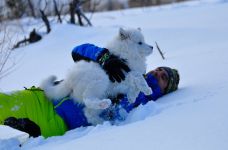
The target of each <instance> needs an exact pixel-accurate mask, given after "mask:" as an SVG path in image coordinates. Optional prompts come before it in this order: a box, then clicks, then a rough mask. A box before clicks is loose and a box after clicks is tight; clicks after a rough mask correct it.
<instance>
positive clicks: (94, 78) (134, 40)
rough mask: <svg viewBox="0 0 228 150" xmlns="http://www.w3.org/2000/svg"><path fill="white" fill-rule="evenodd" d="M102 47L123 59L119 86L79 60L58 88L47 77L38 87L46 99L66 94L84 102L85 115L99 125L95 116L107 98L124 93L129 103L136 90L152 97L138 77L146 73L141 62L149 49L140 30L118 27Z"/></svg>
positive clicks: (97, 66)
mask: <svg viewBox="0 0 228 150" xmlns="http://www.w3.org/2000/svg"><path fill="white" fill-rule="evenodd" d="M106 48H107V49H108V50H109V51H110V52H111V53H112V54H114V55H117V56H119V57H120V58H123V59H125V60H127V65H128V66H129V68H130V69H131V71H130V72H129V73H127V74H126V79H125V80H124V81H122V82H121V83H117V82H115V83H112V82H111V81H110V80H109V78H108V75H107V74H106V73H105V71H104V70H103V69H102V68H101V67H100V66H99V64H97V63H95V62H86V61H79V62H77V63H75V65H74V67H73V68H72V70H71V71H70V72H69V73H68V75H67V76H66V78H65V79H64V81H62V82H60V83H59V84H58V85H55V86H54V84H53V83H54V81H55V80H56V77H55V76H50V77H49V78H47V79H46V80H44V81H43V82H42V83H41V86H40V87H41V88H42V89H43V90H44V91H45V93H46V95H47V97H48V98H49V99H53V100H58V99H61V98H63V97H66V96H69V95H70V96H71V97H72V98H73V99H74V100H75V101H76V102H80V103H84V104H85V106H86V107H85V109H84V112H85V115H86V117H87V119H88V122H89V123H92V124H98V123H101V122H102V119H101V118H99V113H100V112H101V111H102V109H106V108H108V107H109V106H110V104H111V100H110V99H108V98H107V97H108V96H116V95H117V94H119V93H124V94H127V96H128V98H129V101H130V102H132V103H133V102H134V101H135V99H136V98H137V96H138V94H139V92H140V91H142V92H143V93H145V94H147V95H149V94H152V91H151V88H150V87H148V85H147V83H146V81H145V79H144V77H143V75H142V74H144V73H145V72H146V63H145V59H146V56H148V55H149V54H151V53H152V47H150V46H149V45H147V44H146V43H145V42H144V37H143V35H142V34H141V31H140V30H139V29H128V30H124V29H122V28H120V30H119V34H118V36H117V37H116V38H114V40H112V41H111V42H110V43H109V44H108V45H107V46H106Z"/></svg>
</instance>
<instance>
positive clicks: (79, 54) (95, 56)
mask: <svg viewBox="0 0 228 150" xmlns="http://www.w3.org/2000/svg"><path fill="white" fill-rule="evenodd" d="M107 51H108V50H107V49H105V48H101V47H98V46H95V45H93V44H88V43H87V44H82V45H79V46H76V47H75V48H74V49H73V50H72V58H73V60H74V61H75V62H77V61H80V60H87V61H91V60H92V61H95V62H98V60H99V57H101V56H102V55H103V54H105V53H106V52H107Z"/></svg>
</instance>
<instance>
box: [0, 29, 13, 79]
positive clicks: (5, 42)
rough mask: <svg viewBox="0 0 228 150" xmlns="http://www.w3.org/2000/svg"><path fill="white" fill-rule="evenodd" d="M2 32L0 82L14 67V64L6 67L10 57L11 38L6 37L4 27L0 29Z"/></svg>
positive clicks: (0, 41) (0, 39) (0, 40)
mask: <svg viewBox="0 0 228 150" xmlns="http://www.w3.org/2000/svg"><path fill="white" fill-rule="evenodd" d="M0 30H2V31H1V32H2V34H3V35H2V37H1V38H0V80H1V79H2V78H4V77H5V76H7V75H8V74H9V73H10V72H11V71H12V69H13V67H14V66H15V63H12V62H11V64H9V65H7V64H8V62H9V60H10V56H11V53H12V50H11V45H12V38H11V37H9V36H8V33H7V30H6V28H5V27H0Z"/></svg>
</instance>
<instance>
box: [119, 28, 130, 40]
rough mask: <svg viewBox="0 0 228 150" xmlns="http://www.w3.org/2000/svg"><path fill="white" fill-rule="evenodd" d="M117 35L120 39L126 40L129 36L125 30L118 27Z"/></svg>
mask: <svg viewBox="0 0 228 150" xmlns="http://www.w3.org/2000/svg"><path fill="white" fill-rule="evenodd" d="M119 36H120V39H121V40H126V39H127V38H128V37H129V35H128V33H127V31H125V30H124V29H123V28H120V29H119Z"/></svg>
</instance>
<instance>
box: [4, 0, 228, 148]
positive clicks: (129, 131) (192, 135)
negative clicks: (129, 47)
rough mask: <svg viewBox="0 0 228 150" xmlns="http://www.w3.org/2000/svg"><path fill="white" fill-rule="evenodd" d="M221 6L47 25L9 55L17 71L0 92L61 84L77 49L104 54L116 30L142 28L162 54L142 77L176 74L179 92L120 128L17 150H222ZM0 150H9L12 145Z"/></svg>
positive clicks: (226, 72)
mask: <svg viewBox="0 0 228 150" xmlns="http://www.w3.org/2000/svg"><path fill="white" fill-rule="evenodd" d="M227 13H228V1H227V0H204V1H200V2H199V1H193V2H187V3H181V4H173V5H166V6H162V7H150V8H139V9H132V10H125V11H115V12H107V13H98V14H94V15H93V19H92V23H93V24H94V26H93V27H90V28H81V27H77V26H73V25H67V24H64V25H56V24H53V31H52V32H51V33H50V34H48V35H46V36H45V37H44V39H43V40H42V41H40V42H38V43H36V44H32V45H29V46H26V47H22V48H19V49H16V50H15V51H14V53H13V55H12V58H14V59H13V60H14V61H17V63H18V65H16V67H15V68H14V70H13V72H12V73H11V74H9V75H8V76H6V77H5V78H4V79H3V80H1V81H0V90H1V91H12V90H19V89H23V87H24V86H25V87H30V86H32V85H36V86H38V85H39V83H40V81H41V80H42V79H44V78H45V77H47V76H49V75H51V74H55V75H57V76H58V77H59V78H60V79H62V78H64V75H65V74H66V72H67V70H68V69H69V68H70V67H71V66H72V65H73V61H72V59H71V50H72V48H73V47H74V46H76V45H79V44H82V43H85V42H86V43H87V42H90V43H94V44H97V45H99V46H105V43H106V42H108V41H109V40H110V39H111V38H112V36H113V35H115V34H116V33H117V31H118V28H119V27H120V26H121V27H141V28H142V32H143V33H144V35H145V39H146V41H147V42H148V43H151V44H153V45H154V46H155V44H154V42H155V41H157V42H158V44H159V46H160V48H161V49H162V50H163V51H164V52H165V56H166V60H162V59H161V57H160V55H159V53H158V52H157V50H156V49H154V53H153V54H152V55H151V56H149V58H148V61H147V64H148V70H150V69H154V68H155V67H157V66H164V65H165V66H170V67H175V68H177V69H178V70H179V72H180V76H181V80H180V86H179V90H178V91H176V92H174V93H172V94H169V95H167V96H164V97H162V98H160V99H159V100H158V101H157V102H156V103H155V102H150V103H148V104H147V105H145V106H140V107H139V108H137V109H136V110H135V111H133V112H132V113H131V114H130V115H129V118H128V119H127V120H126V121H125V122H123V123H122V125H120V126H111V125H110V124H109V123H108V122H106V123H104V124H103V125H98V126H96V127H87V128H79V129H75V130H72V131H69V132H67V133H66V134H65V135H64V136H59V137H51V138H48V139H43V138H42V137H39V138H36V139H30V140H29V141H28V142H27V143H25V144H24V145H23V147H22V149H42V150H45V149H49V150H50V149H82V150H87V149H88V150H91V149H99V150H103V149H105V150H106V149H109V150H116V149H125V150H126V149H131V150H138V149H146V150H150V149H153V150H168V149H171V150H183V149H184V150H227V149H228V119H227V115H228V109H227V106H228V101H227V91H228V78H227V76H228V68H227V66H228V51H227V49H228V15H227ZM0 144H1V145H0V149H16V148H17V147H15V146H14V144H15V142H14V141H13V140H12V141H10V140H8V141H0Z"/></svg>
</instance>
